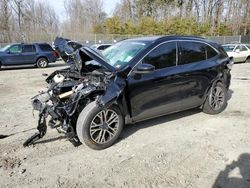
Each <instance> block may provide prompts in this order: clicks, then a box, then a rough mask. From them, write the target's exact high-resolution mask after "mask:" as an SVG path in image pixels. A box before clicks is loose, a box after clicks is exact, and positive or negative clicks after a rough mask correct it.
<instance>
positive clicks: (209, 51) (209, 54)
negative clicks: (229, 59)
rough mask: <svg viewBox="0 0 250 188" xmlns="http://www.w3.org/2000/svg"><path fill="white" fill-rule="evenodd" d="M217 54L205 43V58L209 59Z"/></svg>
mask: <svg viewBox="0 0 250 188" xmlns="http://www.w3.org/2000/svg"><path fill="white" fill-rule="evenodd" d="M217 55H218V53H217V52H216V51H215V50H214V49H213V48H211V47H210V46H208V45H206V58H207V59H210V58H212V57H215V56H217Z"/></svg>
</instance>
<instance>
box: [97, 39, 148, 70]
mask: <svg viewBox="0 0 250 188" xmlns="http://www.w3.org/2000/svg"><path fill="white" fill-rule="evenodd" d="M150 43H151V41H147V42H145V41H134V40H127V41H122V42H119V43H117V44H115V45H113V46H111V47H109V48H107V49H105V50H104V51H103V52H102V54H103V56H104V57H105V59H106V61H107V63H109V64H110V65H112V66H113V67H115V68H116V69H118V68H120V67H123V66H126V65H127V64H128V63H129V61H130V60H131V59H133V58H134V57H135V56H136V55H137V54H138V53H139V52H141V51H142V50H143V49H145V48H146V47H147V46H148V45H149V44H150Z"/></svg>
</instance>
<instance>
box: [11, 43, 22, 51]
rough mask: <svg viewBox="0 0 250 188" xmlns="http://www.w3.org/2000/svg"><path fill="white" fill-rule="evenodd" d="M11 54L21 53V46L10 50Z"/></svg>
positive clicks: (15, 46) (12, 47) (14, 46)
mask: <svg viewBox="0 0 250 188" xmlns="http://www.w3.org/2000/svg"><path fill="white" fill-rule="evenodd" d="M9 51H10V53H21V51H22V48H21V45H20V44H17V45H13V46H11V47H10V48H9Z"/></svg>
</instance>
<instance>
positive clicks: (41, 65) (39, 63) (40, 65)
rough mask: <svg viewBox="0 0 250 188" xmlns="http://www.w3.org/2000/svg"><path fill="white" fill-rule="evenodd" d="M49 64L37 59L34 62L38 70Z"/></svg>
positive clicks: (43, 59) (44, 60)
mask: <svg viewBox="0 0 250 188" xmlns="http://www.w3.org/2000/svg"><path fill="white" fill-rule="evenodd" d="M48 64H49V62H48V60H47V59H45V58H39V59H38V60H37V62H36V65H37V67H38V68H46V67H47V66H48Z"/></svg>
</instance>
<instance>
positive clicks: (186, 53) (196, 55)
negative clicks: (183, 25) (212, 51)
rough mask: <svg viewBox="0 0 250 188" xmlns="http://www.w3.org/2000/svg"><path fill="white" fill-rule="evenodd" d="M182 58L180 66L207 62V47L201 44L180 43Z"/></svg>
mask: <svg viewBox="0 0 250 188" xmlns="http://www.w3.org/2000/svg"><path fill="white" fill-rule="evenodd" d="M180 46H181V49H182V58H181V62H180V64H188V63H195V62H198V61H203V60H206V59H207V58H206V45H205V44H202V43H199V42H185V41H184V42H180Z"/></svg>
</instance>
